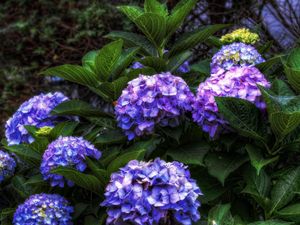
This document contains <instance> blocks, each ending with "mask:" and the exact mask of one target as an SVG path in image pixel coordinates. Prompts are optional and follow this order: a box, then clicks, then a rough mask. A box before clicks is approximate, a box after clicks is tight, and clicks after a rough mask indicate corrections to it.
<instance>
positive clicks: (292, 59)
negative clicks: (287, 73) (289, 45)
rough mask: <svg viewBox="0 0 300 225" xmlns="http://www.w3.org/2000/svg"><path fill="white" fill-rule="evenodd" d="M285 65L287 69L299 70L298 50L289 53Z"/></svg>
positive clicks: (299, 54)
mask: <svg viewBox="0 0 300 225" xmlns="http://www.w3.org/2000/svg"><path fill="white" fill-rule="evenodd" d="M286 63H287V65H288V66H289V67H291V68H294V69H297V70H300V48H295V49H293V50H292V51H291V52H290V54H289V55H288V57H287V60H286Z"/></svg>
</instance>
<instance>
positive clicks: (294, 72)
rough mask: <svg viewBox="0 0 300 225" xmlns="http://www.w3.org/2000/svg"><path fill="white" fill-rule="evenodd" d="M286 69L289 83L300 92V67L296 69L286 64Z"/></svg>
mask: <svg viewBox="0 0 300 225" xmlns="http://www.w3.org/2000/svg"><path fill="white" fill-rule="evenodd" d="M284 71H285V74H286V76H287V79H288V82H289V84H290V85H291V86H292V87H293V88H294V90H295V91H296V92H297V93H300V68H297V69H294V68H290V67H288V66H286V65H285V66H284Z"/></svg>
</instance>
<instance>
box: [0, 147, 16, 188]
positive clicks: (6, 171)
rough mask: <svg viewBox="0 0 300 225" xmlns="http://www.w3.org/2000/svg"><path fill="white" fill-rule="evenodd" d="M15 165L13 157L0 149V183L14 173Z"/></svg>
mask: <svg viewBox="0 0 300 225" xmlns="http://www.w3.org/2000/svg"><path fill="white" fill-rule="evenodd" d="M16 166H17V164H16V161H15V160H14V158H13V157H11V156H10V155H9V154H8V153H6V152H4V151H1V150H0V184H1V183H2V181H4V180H5V179H6V178H8V177H11V176H12V175H13V174H14V172H15V168H16Z"/></svg>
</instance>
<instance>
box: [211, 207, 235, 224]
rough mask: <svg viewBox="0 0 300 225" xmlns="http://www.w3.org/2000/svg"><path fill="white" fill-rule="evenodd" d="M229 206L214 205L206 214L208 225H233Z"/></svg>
mask: <svg viewBox="0 0 300 225" xmlns="http://www.w3.org/2000/svg"><path fill="white" fill-rule="evenodd" d="M230 208H231V206H230V204H225V205H216V206H215V207H213V208H212V209H211V210H210V211H209V213H208V225H216V224H217V225H233V224H234V219H233V217H232V215H231V213H230Z"/></svg>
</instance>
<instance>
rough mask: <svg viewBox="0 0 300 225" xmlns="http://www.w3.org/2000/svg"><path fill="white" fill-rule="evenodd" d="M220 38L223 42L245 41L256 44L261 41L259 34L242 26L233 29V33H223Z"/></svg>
mask: <svg viewBox="0 0 300 225" xmlns="http://www.w3.org/2000/svg"><path fill="white" fill-rule="evenodd" d="M220 40H221V42H222V43H223V44H231V43H233V42H243V43H245V44H250V45H254V44H255V43H256V42H258V41H259V36H258V34H256V33H253V32H251V31H250V30H249V29H247V28H240V29H236V30H234V31H232V32H231V33H228V34H225V35H223V36H222V37H221V39H220Z"/></svg>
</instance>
